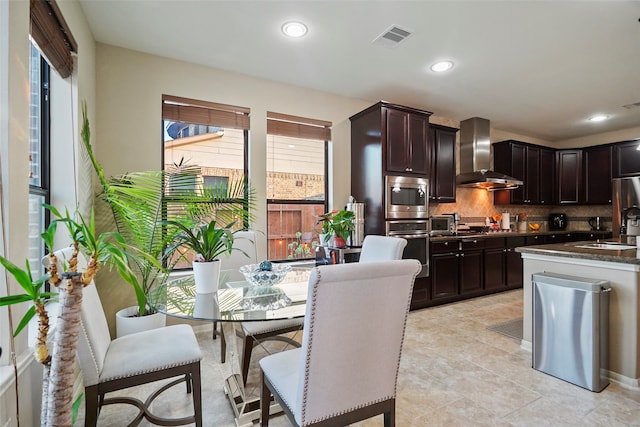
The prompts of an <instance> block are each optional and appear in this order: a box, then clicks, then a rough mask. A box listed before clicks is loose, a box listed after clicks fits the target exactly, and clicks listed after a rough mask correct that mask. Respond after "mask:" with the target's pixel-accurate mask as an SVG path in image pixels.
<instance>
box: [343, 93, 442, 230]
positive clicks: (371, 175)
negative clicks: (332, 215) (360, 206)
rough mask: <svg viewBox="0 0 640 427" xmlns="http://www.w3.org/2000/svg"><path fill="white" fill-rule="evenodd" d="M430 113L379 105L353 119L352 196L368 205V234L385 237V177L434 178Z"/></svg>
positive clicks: (366, 216)
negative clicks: (431, 166) (430, 143)
mask: <svg viewBox="0 0 640 427" xmlns="http://www.w3.org/2000/svg"><path fill="white" fill-rule="evenodd" d="M430 115H431V113H430V112H428V111H423V110H418V109H415V108H409V107H403V106H400V105H395V104H389V103H387V102H378V103H377V104H375V105H372V106H371V107H369V108H367V109H365V110H363V111H361V112H359V113H357V114H355V115H354V116H352V117H350V120H351V194H352V195H353V196H354V197H355V198H356V200H357V201H358V202H364V203H365V204H366V214H365V218H366V223H365V230H366V232H367V234H385V230H384V206H383V202H384V177H385V176H386V175H401V176H420V177H422V178H428V177H430V173H431V172H430V171H429V167H430V164H431V158H430V155H431V148H430V147H429V145H428V144H429V116H430Z"/></svg>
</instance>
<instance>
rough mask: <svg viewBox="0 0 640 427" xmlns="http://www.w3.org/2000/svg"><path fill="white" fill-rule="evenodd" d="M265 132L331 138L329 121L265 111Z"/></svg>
mask: <svg viewBox="0 0 640 427" xmlns="http://www.w3.org/2000/svg"><path fill="white" fill-rule="evenodd" d="M267 133H268V134H269V135H280V136H289V137H293V138H304V139H319V140H321V141H330V140H331V122H326V121H324V120H316V119H308V118H305V117H298V116H290V115H287V114H280V113H274V112H271V111H267Z"/></svg>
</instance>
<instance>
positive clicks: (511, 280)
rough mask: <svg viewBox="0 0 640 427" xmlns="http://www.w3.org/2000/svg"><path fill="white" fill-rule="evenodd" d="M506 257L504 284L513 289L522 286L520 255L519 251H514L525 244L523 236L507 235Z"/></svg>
mask: <svg viewBox="0 0 640 427" xmlns="http://www.w3.org/2000/svg"><path fill="white" fill-rule="evenodd" d="M505 240H506V247H507V252H506V257H505V285H506V287H507V289H515V288H521V287H522V257H521V256H520V252H516V248H517V247H520V246H525V238H524V237H523V236H516V237H507V238H506V239H505Z"/></svg>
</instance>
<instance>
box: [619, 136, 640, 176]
mask: <svg viewBox="0 0 640 427" xmlns="http://www.w3.org/2000/svg"><path fill="white" fill-rule="evenodd" d="M638 147H640V139H634V140H633V141H624V142H618V143H617V144H615V146H614V148H613V177H614V178H626V177H630V176H638V175H640V149H639V148H638Z"/></svg>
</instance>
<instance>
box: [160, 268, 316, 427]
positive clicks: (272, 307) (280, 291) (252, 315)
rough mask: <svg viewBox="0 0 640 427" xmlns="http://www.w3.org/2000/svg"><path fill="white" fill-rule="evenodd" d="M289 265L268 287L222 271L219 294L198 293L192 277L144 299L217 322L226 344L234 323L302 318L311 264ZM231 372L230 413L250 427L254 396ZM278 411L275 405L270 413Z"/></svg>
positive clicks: (173, 312)
mask: <svg viewBox="0 0 640 427" xmlns="http://www.w3.org/2000/svg"><path fill="white" fill-rule="evenodd" d="M291 265H292V269H291V271H289V272H288V273H287V275H286V276H285V277H284V279H283V280H282V281H281V282H280V283H278V284H276V285H273V286H255V285H253V284H251V283H250V282H248V281H246V280H245V278H244V276H243V275H242V274H240V273H239V272H238V271H232V270H222V271H221V272H220V281H219V284H218V291H217V292H215V293H210V294H200V293H197V292H196V288H195V282H194V277H193V275H192V274H188V275H183V276H181V277H177V278H175V279H171V280H169V281H167V282H166V283H165V284H163V285H161V286H158V287H157V288H156V289H155V290H154V291H153V292H152V293H151V295H150V298H149V300H150V303H151V304H153V306H154V307H156V309H157V310H158V311H159V312H161V313H164V314H166V315H167V316H172V317H177V318H182V319H188V320H204V321H211V322H221V323H222V324H223V331H224V332H223V333H224V334H225V335H226V336H227V342H231V341H232V338H233V337H234V336H235V329H234V324H235V325H239V323H240V322H249V321H250V322H255V321H272V320H284V319H293V318H296V317H304V314H305V311H306V303H307V289H308V281H309V275H310V274H311V269H312V268H313V267H314V266H315V263H314V262H309V263H292V264H291ZM231 360H232V361H233V360H234V357H232V358H231ZM234 371H235V368H234V366H233V364H232V366H231V372H232V373H231V375H230V376H229V377H228V378H227V379H226V380H225V385H224V391H225V393H226V395H227V397H228V398H229V400H230V402H231V407H232V408H233V410H234V415H235V417H236V425H237V426H251V425H252V424H253V421H254V420H257V419H259V418H260V407H259V398H258V397H257V396H256V397H252V398H249V397H247V396H246V394H245V390H244V386H243V381H242V377H241V375H240V374H239V373H236V372H234ZM280 411H281V408H280V407H279V405H277V404H276V403H275V402H274V403H273V405H272V408H271V413H277V412H280Z"/></svg>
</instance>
